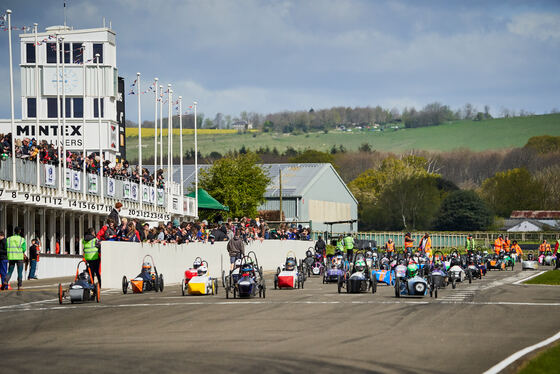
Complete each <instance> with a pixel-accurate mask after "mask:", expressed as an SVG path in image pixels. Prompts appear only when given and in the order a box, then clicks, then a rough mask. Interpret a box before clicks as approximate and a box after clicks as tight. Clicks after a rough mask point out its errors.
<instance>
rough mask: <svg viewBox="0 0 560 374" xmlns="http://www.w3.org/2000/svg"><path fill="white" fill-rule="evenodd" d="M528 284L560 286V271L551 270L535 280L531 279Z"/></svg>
mask: <svg viewBox="0 0 560 374" xmlns="http://www.w3.org/2000/svg"><path fill="white" fill-rule="evenodd" d="M523 283H526V284H552V285H560V271H558V270H549V271H547V272H546V273H544V274H541V275H539V276H538V277H535V278H533V279H529V280H528V281H526V282H523Z"/></svg>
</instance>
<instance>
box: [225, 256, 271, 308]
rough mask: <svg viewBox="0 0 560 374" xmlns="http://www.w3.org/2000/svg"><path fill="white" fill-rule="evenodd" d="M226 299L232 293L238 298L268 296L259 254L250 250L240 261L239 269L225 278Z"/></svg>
mask: <svg viewBox="0 0 560 374" xmlns="http://www.w3.org/2000/svg"><path fill="white" fill-rule="evenodd" d="M224 284H225V291H226V299H229V297H230V295H232V296H233V298H234V299H236V298H251V297H256V296H257V295H258V296H259V297H261V298H265V297H266V283H265V280H264V276H263V270H262V267H259V263H258V260H257V255H256V254H255V253H254V252H249V253H248V255H247V256H243V258H242V259H241V261H240V265H239V271H238V272H237V273H234V271H231V272H230V274H229V275H228V276H227V277H225V279H224Z"/></svg>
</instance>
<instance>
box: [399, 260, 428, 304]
mask: <svg viewBox="0 0 560 374" xmlns="http://www.w3.org/2000/svg"><path fill="white" fill-rule="evenodd" d="M418 269H419V268H418V264H416V263H414V262H410V263H409V264H408V265H404V263H401V264H399V265H397V266H396V267H395V286H394V287H395V297H401V296H426V295H427V294H428V293H429V292H430V289H431V288H430V284H429V283H428V282H427V281H426V279H424V278H423V277H421V276H419V275H418Z"/></svg>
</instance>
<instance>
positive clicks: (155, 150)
mask: <svg viewBox="0 0 560 374" xmlns="http://www.w3.org/2000/svg"><path fill="white" fill-rule="evenodd" d="M157 87H158V78H155V79H154V188H156V185H157V165H158V159H157V157H158V156H157V155H158V149H157V147H158V90H157Z"/></svg>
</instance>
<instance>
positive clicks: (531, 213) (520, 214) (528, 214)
mask: <svg viewBox="0 0 560 374" xmlns="http://www.w3.org/2000/svg"><path fill="white" fill-rule="evenodd" d="M510 218H536V219H551V218H555V219H560V210H514V211H513V212H511V216H510Z"/></svg>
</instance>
